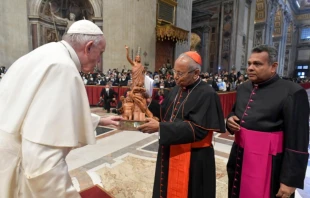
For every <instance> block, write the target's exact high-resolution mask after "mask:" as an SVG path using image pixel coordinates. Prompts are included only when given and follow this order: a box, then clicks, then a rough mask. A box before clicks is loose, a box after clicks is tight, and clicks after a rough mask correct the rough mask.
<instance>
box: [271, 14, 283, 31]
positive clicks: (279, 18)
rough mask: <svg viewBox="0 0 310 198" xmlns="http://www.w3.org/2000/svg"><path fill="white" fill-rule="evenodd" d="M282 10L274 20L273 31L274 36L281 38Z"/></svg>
mask: <svg viewBox="0 0 310 198" xmlns="http://www.w3.org/2000/svg"><path fill="white" fill-rule="evenodd" d="M282 19H283V17H282V10H281V9H278V11H277V12H276V16H275V20H274V30H273V36H275V37H277V36H281V35H282V22H283V20H282Z"/></svg>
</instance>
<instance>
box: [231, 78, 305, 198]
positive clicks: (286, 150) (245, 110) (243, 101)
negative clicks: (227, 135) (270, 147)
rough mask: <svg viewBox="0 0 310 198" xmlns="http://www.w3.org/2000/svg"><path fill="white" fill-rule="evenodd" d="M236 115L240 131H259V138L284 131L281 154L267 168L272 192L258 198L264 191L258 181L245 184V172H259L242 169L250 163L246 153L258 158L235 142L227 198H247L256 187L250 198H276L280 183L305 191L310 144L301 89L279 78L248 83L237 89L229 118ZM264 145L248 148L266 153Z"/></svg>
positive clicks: (256, 144) (303, 92) (277, 154)
mask: <svg viewBox="0 0 310 198" xmlns="http://www.w3.org/2000/svg"><path fill="white" fill-rule="evenodd" d="M233 115H236V116H237V117H238V118H239V119H240V123H239V124H240V126H241V128H244V129H246V130H250V131H256V134H258V135H260V136H261V135H263V136H264V137H265V136H266V137H267V136H269V135H274V134H275V133H276V132H277V131H282V132H281V134H282V140H281V142H280V143H279V144H278V145H279V146H280V147H281V148H282V151H281V152H276V153H275V154H272V155H270V159H271V162H270V166H268V167H267V166H266V167H267V168H266V171H267V172H268V171H269V173H270V177H268V178H267V182H269V183H270V185H267V186H265V188H270V189H269V190H268V191H266V193H265V195H262V194H261V195H257V194H256V193H258V191H261V190H259V189H257V187H256V186H254V185H255V184H254V183H255V182H256V181H255V182H253V183H247V184H246V183H245V182H244V181H245V179H243V178H244V176H245V172H248V170H247V171H246V169H249V170H250V174H252V173H253V174H255V173H256V172H257V171H258V170H257V169H254V168H253V167H247V168H245V167H243V166H244V161H246V160H247V159H245V158H246V157H245V155H244V152H248V153H250V152H252V153H254V154H256V153H255V152H256V151H255V152H254V151H251V149H245V147H242V146H239V145H240V144H238V143H237V141H236V140H235V142H234V144H233V146H232V149H231V153H230V157H229V160H228V164H227V172H228V177H229V192H228V193H229V194H228V197H230V198H233V197H240V198H247V197H244V196H243V195H244V194H243V195H242V193H243V192H245V191H248V190H249V188H251V187H253V191H254V192H251V193H252V196H251V197H261V198H263V197H268V198H269V197H270V198H273V197H276V196H275V195H276V194H277V192H278V190H279V187H280V183H283V184H285V185H287V186H290V187H296V188H303V185H304V184H303V183H304V178H305V172H306V168H307V163H308V144H309V101H308V96H307V92H306V91H305V90H304V89H303V88H302V87H301V86H300V85H298V84H295V83H293V82H290V81H287V80H283V79H280V78H279V76H278V75H275V76H274V77H273V78H271V79H269V80H268V81H266V82H263V83H260V84H257V85H254V84H253V83H251V82H250V81H249V82H246V83H244V84H242V85H240V87H238V90H237V100H236V103H235V105H234V107H233V109H232V112H231V114H230V115H229V116H228V118H229V117H230V116H233ZM257 132H258V133H257ZM245 134H247V133H245ZM235 135H236V134H235ZM236 137H237V136H236ZM265 141H267V140H262V141H259V140H258V139H257V140H256V141H255V142H254V143H251V145H249V146H250V147H252V146H254V147H256V148H258V149H261V150H263V149H264V148H263V146H262V145H263V144H265V143H266V142H265ZM271 144H274V142H271ZM250 147H247V148H250ZM249 150H250V151H249ZM258 163H261V162H258ZM259 166H261V165H259ZM251 172H252V173H251ZM243 173H244V174H243ZM247 174H248V173H247ZM250 176H251V175H250ZM253 181H254V180H253ZM242 182H244V183H242ZM245 186H247V187H245ZM245 188H247V189H245ZM248 193H249V192H248ZM255 194H256V195H255ZM291 197H294V195H292V196H291Z"/></svg>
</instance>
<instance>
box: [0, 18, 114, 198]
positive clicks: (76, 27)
mask: <svg viewBox="0 0 310 198" xmlns="http://www.w3.org/2000/svg"><path fill="white" fill-rule="evenodd" d="M105 46H106V41H105V38H104V36H103V33H102V31H101V29H100V28H99V27H98V26H96V25H95V24H94V23H92V22H90V21H88V20H81V21H77V22H75V23H73V24H72V26H71V27H70V28H69V30H68V32H67V34H66V35H65V36H64V37H63V40H62V41H60V42H56V43H55V42H54V43H49V44H46V45H43V46H41V47H39V48H37V49H36V50H34V51H32V52H30V53H29V54H27V55H25V56H23V57H21V58H19V59H18V60H17V61H16V62H15V63H14V64H13V65H12V66H11V67H10V69H9V70H8V72H7V73H6V75H5V76H4V78H3V79H2V80H1V83H0V104H1V105H0V156H1V157H0V197H1V198H16V197H23V198H30V197H31V198H33V197H36V198H49V197H53V198H55V197H57V198H68V197H70V198H71V197H74V198H75V197H80V195H79V193H78V192H77V191H76V190H75V189H74V187H73V186H72V182H71V178H70V176H69V173H68V167H67V164H66V161H65V158H66V156H67V155H68V153H69V152H70V150H71V149H72V148H74V147H78V146H82V145H86V144H94V143H95V135H94V130H95V128H96V126H97V125H111V124H112V125H118V121H119V120H120V118H119V117H113V116H112V117H108V118H100V117H99V116H98V115H94V114H91V113H90V108H89V103H88V98H87V95H86V91H85V87H84V84H83V81H82V79H81V76H80V74H79V70H82V71H83V72H86V73H88V72H91V71H93V69H94V66H95V65H96V63H97V62H98V61H99V59H100V56H101V55H102V53H103V52H104V50H105Z"/></svg>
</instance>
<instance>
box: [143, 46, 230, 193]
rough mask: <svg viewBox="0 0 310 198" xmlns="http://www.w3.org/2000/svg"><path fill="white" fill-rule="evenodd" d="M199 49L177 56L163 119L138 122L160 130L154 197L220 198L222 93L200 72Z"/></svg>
mask: <svg viewBox="0 0 310 198" xmlns="http://www.w3.org/2000/svg"><path fill="white" fill-rule="evenodd" d="M200 65H201V58H200V56H199V55H198V53H197V52H186V53H184V54H181V55H180V56H179V58H178V59H177V60H176V62H175V66H174V78H175V80H176V83H177V86H175V87H174V88H173V89H172V90H171V91H170V93H169V95H168V96H167V97H166V98H165V99H164V102H163V103H162V106H161V122H160V123H159V122H157V121H155V120H153V119H148V123H146V124H144V125H142V126H140V127H139V130H141V131H142V132H145V133H153V132H157V131H159V140H158V141H159V151H158V157H157V164H156V172H155V182H154V189H153V198H159V197H163V198H166V197H168V198H186V197H189V198H198V197H199V198H200V197H201V198H215V197H216V196H215V189H216V174H215V158H214V149H213V145H212V136H213V131H220V132H225V124H224V116H223V112H222V108H221V104H220V100H219V97H218V95H217V93H216V92H215V91H214V90H213V89H212V87H210V86H209V85H208V84H207V83H205V82H203V81H202V80H201V79H200V77H199V73H200Z"/></svg>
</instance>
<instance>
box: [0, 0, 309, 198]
mask: <svg viewBox="0 0 310 198" xmlns="http://www.w3.org/2000/svg"><path fill="white" fill-rule="evenodd" d="M0 10H1V12H0V24H3V25H2V27H1V28H0V46H1V50H0V66H2V67H3V68H5V71H7V70H9V69H10V65H11V64H12V63H13V62H14V61H15V60H17V59H18V58H19V57H21V56H23V55H24V54H26V53H28V52H30V51H32V50H34V49H36V48H38V47H40V46H42V45H44V44H47V43H50V42H57V41H60V40H61V38H62V36H63V35H64V34H65V32H66V31H67V29H68V28H69V27H70V25H71V24H72V23H73V22H74V21H77V20H83V19H87V20H90V21H92V22H94V23H95V24H96V25H98V26H99V27H100V28H101V29H102V30H103V33H104V35H105V37H106V42H107V46H106V50H105V52H104V53H103V55H102V57H101V59H100V61H99V62H98V64H97V66H96V71H98V73H100V72H101V73H102V74H103V75H106V74H107V72H108V73H109V71H116V70H117V71H121V70H123V71H124V70H125V71H126V70H130V67H131V65H130V64H129V63H128V61H127V59H126V51H125V48H124V46H125V45H128V46H129V47H130V56H131V58H132V59H133V57H134V56H135V55H136V54H137V53H140V54H141V58H142V64H143V65H144V66H145V68H146V69H147V71H149V72H150V73H154V72H158V71H159V70H161V69H162V67H163V65H165V66H166V67H167V66H168V65H172V66H173V64H174V61H175V59H176V58H177V57H178V56H179V55H180V54H181V53H183V52H185V51H188V50H190V49H191V50H194V51H197V52H198V53H199V54H200V55H201V57H202V65H201V71H202V72H203V73H208V75H209V74H210V75H211V74H212V75H215V74H220V73H223V74H224V73H225V72H228V73H230V72H232V71H236V72H240V74H242V75H245V76H246V69H247V60H248V58H249V56H250V54H251V50H252V48H253V47H256V46H258V45H261V44H267V45H272V46H274V47H275V48H276V49H277V50H278V55H279V56H278V63H279V67H278V69H277V73H278V74H279V76H280V77H282V78H286V79H291V80H292V81H294V82H297V83H305V84H307V83H308V82H309V79H310V72H309V71H310V0H27V1H19V0H4V1H1V3H0ZM50 56H53V54H51V55H50ZM99 71H100V72H99ZM109 74H110V73H109ZM0 75H2V76H1V77H0V83H1V78H2V77H3V76H5V72H4V70H3V74H1V72H0ZM110 79H111V77H110ZM108 81H109V80H108ZM113 83H114V82H113ZM100 85H102V84H100V83H99V85H96V83H95V84H88V83H85V87H86V90H87V94H88V98H89V102H90V107H91V111H92V113H95V114H98V115H100V116H103V117H105V116H109V115H114V113H115V111H114V112H113V110H112V112H110V111H108V112H107V111H106V110H104V109H103V108H102V107H98V106H97V105H96V104H97V103H98V101H99V97H100V96H99V95H100V94H99V93H100V91H101V89H102V86H100ZM113 87H115V90H117V91H118V92H119V93H118V94H119V95H121V94H123V92H124V90H123V89H122V88H121V85H120V84H113ZM171 87H172V86H171ZM158 88H159V87H158ZM309 88H310V86H308V85H305V89H308V90H307V93H308V94H309V96H310V89H309ZM154 93H155V92H154ZM226 94H227V95H226ZM219 95H220V97H221V102H223V103H225V104H222V106H223V108H225V109H223V110H224V114H225V115H227V114H228V113H229V111H230V110H231V107H232V104H233V102H232V101H234V99H232V98H235V96H236V94H235V91H234V89H233V88H231V91H230V92H227V93H219ZM309 98H310V97H309ZM117 100H119V98H118V99H117ZM112 109H115V106H114V107H112ZM95 134H96V139H97V143H96V144H95V145H87V146H84V147H81V148H76V149H73V150H72V151H71V152H70V154H69V155H68V157H67V159H66V161H67V163H68V167H69V172H70V176H71V178H72V182H73V184H74V187H75V188H76V189H77V190H78V191H83V190H85V189H88V188H90V187H92V186H94V185H98V186H100V187H101V188H102V189H104V190H105V191H106V192H107V194H109V196H110V197H115V198H150V197H152V191H153V184H154V174H155V164H156V156H157V151H158V146H159V145H158V133H155V134H144V133H141V132H139V131H127V130H120V129H118V128H116V127H110V126H107V127H98V128H97V130H96V132H95ZM233 140H234V136H233V135H230V134H229V133H228V132H227V133H225V134H214V137H213V141H212V143H213V145H214V149H215V156H216V193H217V195H216V197H217V198H225V197H227V192H228V190H227V187H228V179H227V173H226V163H227V161H228V157H229V153H230V149H231V145H232V143H233ZM309 151H310V143H309ZM295 197H296V198H310V160H309V161H308V170H307V173H306V178H305V188H304V189H303V190H302V189H298V190H297V191H296V193H295Z"/></svg>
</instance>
